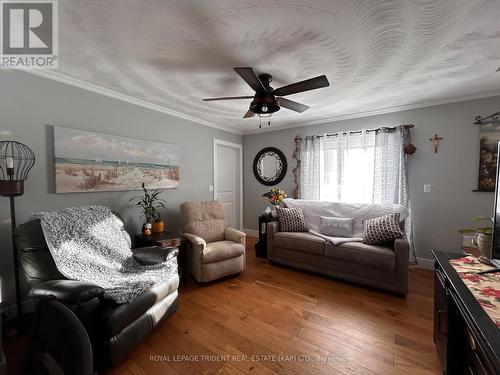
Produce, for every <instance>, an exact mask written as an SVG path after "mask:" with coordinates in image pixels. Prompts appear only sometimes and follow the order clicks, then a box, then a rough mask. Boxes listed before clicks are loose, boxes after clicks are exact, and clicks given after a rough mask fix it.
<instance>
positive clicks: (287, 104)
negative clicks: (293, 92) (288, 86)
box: [278, 98, 311, 113]
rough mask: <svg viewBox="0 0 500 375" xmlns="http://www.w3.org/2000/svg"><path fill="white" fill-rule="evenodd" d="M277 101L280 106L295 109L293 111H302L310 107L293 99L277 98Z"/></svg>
mask: <svg viewBox="0 0 500 375" xmlns="http://www.w3.org/2000/svg"><path fill="white" fill-rule="evenodd" d="M278 102H279V103H280V106H281V107H285V108H288V109H291V110H292V111H295V112H301V113H302V112H304V111H305V110H306V109H309V108H311V107H309V106H307V105H305V104H301V103H297V102H294V101H293V100H290V99H286V98H278Z"/></svg>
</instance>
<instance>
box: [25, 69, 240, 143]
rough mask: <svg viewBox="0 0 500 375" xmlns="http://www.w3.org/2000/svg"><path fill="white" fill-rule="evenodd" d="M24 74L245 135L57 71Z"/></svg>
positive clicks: (237, 130)
mask: <svg viewBox="0 0 500 375" xmlns="http://www.w3.org/2000/svg"><path fill="white" fill-rule="evenodd" d="M23 72H26V73H29V74H33V75H36V76H39V77H43V78H47V79H51V80H54V81H57V82H61V83H64V84H66V85H69V86H73V87H78V88H80V89H83V90H87V91H91V92H93V93H96V94H100V95H104V96H107V97H110V98H113V99H117V100H121V101H124V102H127V103H131V104H135V105H138V106H141V107H144V108H148V109H152V110H153V111H157V112H161V113H166V114H168V115H171V116H174V117H178V118H182V119H184V120H188V121H191V122H194V123H197V124H201V125H206V126H210V127H212V128H216V129H219V130H223V131H226V132H230V133H234V134H239V135H242V134H243V132H242V131H241V130H240V129H235V128H231V127H228V126H224V125H220V124H217V123H215V122H211V121H207V120H204V119H201V118H199V117H196V116H191V115H188V114H185V113H182V112H178V111H175V110H173V109H170V108H167V107H164V106H161V105H158V104H153V103H150V102H148V101H145V100H141V99H137V98H134V97H132V96H129V95H126V94H122V93H120V92H118V91H115V90H111V89H107V88H105V87H102V86H99V85H95V84H93V83H89V82H86V81H83V80H81V79H78V78H74V77H71V76H68V75H66V74H62V73H58V72H55V71H48V70H23Z"/></svg>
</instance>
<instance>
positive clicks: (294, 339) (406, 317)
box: [107, 238, 441, 375]
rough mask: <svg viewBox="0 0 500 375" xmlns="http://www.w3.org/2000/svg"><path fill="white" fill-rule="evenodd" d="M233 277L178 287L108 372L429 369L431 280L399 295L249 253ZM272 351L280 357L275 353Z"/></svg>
mask: <svg viewBox="0 0 500 375" xmlns="http://www.w3.org/2000/svg"><path fill="white" fill-rule="evenodd" d="M254 243H255V239H253V238H248V243H247V250H248V259H247V269H246V270H245V272H243V273H242V274H240V275H239V276H236V277H232V278H227V279H224V280H219V281H216V282H213V283H210V284H209V285H201V284H198V283H196V281H194V280H190V282H189V283H188V285H186V286H185V287H183V288H182V289H181V291H180V294H181V300H180V306H179V309H178V310H177V312H176V313H175V314H174V315H173V316H172V317H171V318H170V319H169V320H168V321H166V322H164V323H163V324H162V325H161V326H160V327H159V328H158V329H157V330H156V331H155V333H154V334H153V335H152V336H151V337H150V338H149V339H147V340H146V341H145V342H144V343H143V344H142V345H140V346H139V347H138V348H137V349H136V350H135V351H134V352H133V353H132V355H131V356H130V358H129V359H128V360H127V361H126V362H124V363H123V364H122V365H120V366H118V367H116V368H115V369H113V370H110V371H108V373H107V374H108V375H122V374H123V375H132V374H133V375H145V374H148V375H156V374H158V375H159V374H161V375H165V374H182V375H184V374H384V375H388V374H439V373H441V370H440V366H439V362H438V358H437V355H436V351H435V348H434V344H433V341H432V306H433V279H432V273H431V272H430V271H427V270H422V269H417V268H413V269H411V270H410V293H409V294H408V296H407V298H406V299H403V298H400V297H397V296H393V295H391V294H387V293H384V292H380V291H376V290H371V289H368V288H364V287H361V286H356V285H352V284H349V283H345V282H342V281H338V280H334V279H331V278H327V277H322V276H318V275H315V274H311V273H306V272H302V271H296V270H293V269H289V268H285V267H280V266H271V265H270V264H269V263H268V262H267V261H266V260H263V259H260V258H256V257H255V255H254V254H255V252H254V250H253V245H254ZM278 356H281V357H278Z"/></svg>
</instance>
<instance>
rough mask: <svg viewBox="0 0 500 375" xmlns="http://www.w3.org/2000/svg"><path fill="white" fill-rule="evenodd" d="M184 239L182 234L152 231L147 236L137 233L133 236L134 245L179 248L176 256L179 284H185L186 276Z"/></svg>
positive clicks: (186, 265)
mask: <svg viewBox="0 0 500 375" xmlns="http://www.w3.org/2000/svg"><path fill="white" fill-rule="evenodd" d="M185 241H186V240H185V239H184V237H183V236H182V234H177V233H169V232H162V233H152V234H150V235H149V236H145V235H144V234H142V233H139V234H136V235H135V236H134V247H149V246H159V247H162V248H167V247H177V248H178V249H179V255H178V257H177V261H178V267H179V279H180V282H181V284H185V283H186V281H187V276H188V264H187V247H186V243H185Z"/></svg>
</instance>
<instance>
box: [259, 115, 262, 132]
mask: <svg viewBox="0 0 500 375" xmlns="http://www.w3.org/2000/svg"><path fill="white" fill-rule="evenodd" d="M259 129H262V117H259Z"/></svg>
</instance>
